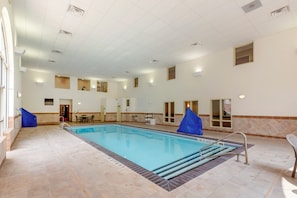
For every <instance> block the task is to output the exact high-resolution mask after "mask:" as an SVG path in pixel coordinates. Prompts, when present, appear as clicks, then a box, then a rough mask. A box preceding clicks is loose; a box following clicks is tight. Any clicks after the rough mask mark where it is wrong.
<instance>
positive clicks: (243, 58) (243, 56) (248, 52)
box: [234, 42, 254, 66]
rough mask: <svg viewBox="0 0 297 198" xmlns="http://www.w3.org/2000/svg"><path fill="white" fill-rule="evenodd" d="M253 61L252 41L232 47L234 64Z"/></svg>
mask: <svg viewBox="0 0 297 198" xmlns="http://www.w3.org/2000/svg"><path fill="white" fill-rule="evenodd" d="M250 62H254V43H253V42H251V43H248V44H246V45H242V46H239V47H236V48H234V66H238V65H242V64H245V63H250Z"/></svg>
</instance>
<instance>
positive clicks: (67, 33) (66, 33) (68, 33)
mask: <svg viewBox="0 0 297 198" xmlns="http://www.w3.org/2000/svg"><path fill="white" fill-rule="evenodd" d="M59 33H60V34H64V35H67V36H72V33H71V32H68V31H66V30H60V31H59Z"/></svg>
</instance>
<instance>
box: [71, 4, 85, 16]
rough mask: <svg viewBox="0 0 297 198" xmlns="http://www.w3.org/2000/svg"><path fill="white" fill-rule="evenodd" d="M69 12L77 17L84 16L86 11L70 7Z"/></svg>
mask: <svg viewBox="0 0 297 198" xmlns="http://www.w3.org/2000/svg"><path fill="white" fill-rule="evenodd" d="M68 12H69V13H71V14H74V15H76V16H83V15H84V14H85V11H84V10H83V9H81V8H79V7H76V6H74V5H69V7H68Z"/></svg>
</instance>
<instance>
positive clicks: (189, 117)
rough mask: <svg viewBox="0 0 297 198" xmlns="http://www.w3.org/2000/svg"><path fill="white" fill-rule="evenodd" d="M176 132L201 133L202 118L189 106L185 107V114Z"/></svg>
mask: <svg viewBox="0 0 297 198" xmlns="http://www.w3.org/2000/svg"><path fill="white" fill-rule="evenodd" d="M177 132H182V133H188V134H195V135H203V131H202V120H201V118H200V117H198V116H197V115H196V114H195V113H194V112H193V111H192V110H191V109H190V108H187V110H186V114H185V116H184V118H183V120H182V121H181V123H180V125H179V128H178V129H177Z"/></svg>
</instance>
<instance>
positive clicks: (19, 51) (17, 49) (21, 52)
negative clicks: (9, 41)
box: [14, 47, 26, 56]
mask: <svg viewBox="0 0 297 198" xmlns="http://www.w3.org/2000/svg"><path fill="white" fill-rule="evenodd" d="M14 53H15V54H17V55H19V56H22V55H24V54H25V53H26V50H25V48H22V47H15V48H14Z"/></svg>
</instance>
